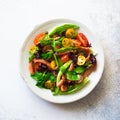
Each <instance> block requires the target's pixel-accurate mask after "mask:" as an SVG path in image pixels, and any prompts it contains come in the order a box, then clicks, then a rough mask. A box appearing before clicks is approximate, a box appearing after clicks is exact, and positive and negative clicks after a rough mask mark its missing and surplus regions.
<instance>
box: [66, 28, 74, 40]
mask: <svg viewBox="0 0 120 120" xmlns="http://www.w3.org/2000/svg"><path fill="white" fill-rule="evenodd" d="M74 33H75V30H74V29H73V28H69V29H67V30H66V32H65V36H66V37H67V38H72V36H73V35H74Z"/></svg>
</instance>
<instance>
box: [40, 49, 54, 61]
mask: <svg viewBox="0 0 120 120" xmlns="http://www.w3.org/2000/svg"><path fill="white" fill-rule="evenodd" d="M52 55H53V51H50V52H47V53H42V54H41V57H42V58H43V59H45V60H48V59H50V58H51V57H52Z"/></svg>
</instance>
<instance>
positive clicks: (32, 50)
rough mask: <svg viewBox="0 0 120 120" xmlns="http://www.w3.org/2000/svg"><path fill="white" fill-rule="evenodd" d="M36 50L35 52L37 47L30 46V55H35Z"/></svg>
mask: <svg viewBox="0 0 120 120" xmlns="http://www.w3.org/2000/svg"><path fill="white" fill-rule="evenodd" d="M36 50H37V47H36V46H35V45H32V46H30V52H31V53H35V51H36Z"/></svg>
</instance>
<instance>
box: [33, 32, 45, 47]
mask: <svg viewBox="0 0 120 120" xmlns="http://www.w3.org/2000/svg"><path fill="white" fill-rule="evenodd" d="M44 37H45V33H40V34H38V35H37V36H36V37H35V38H34V44H35V45H37V44H38V43H39V42H40V40H42V39H43V38H44Z"/></svg>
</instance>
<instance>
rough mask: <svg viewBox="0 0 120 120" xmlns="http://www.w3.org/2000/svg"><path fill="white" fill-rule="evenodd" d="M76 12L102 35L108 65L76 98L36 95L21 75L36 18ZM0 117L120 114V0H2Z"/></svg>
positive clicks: (71, 118) (113, 119)
mask: <svg viewBox="0 0 120 120" xmlns="http://www.w3.org/2000/svg"><path fill="white" fill-rule="evenodd" d="M61 17H62V18H63V17H65V18H72V19H75V20H79V21H81V22H83V23H84V24H86V25H87V26H88V27H89V28H91V30H92V31H93V32H94V33H95V34H96V35H97V36H98V37H99V38H100V42H101V44H102V46H103V48H104V54H105V69H104V72H103V76H102V78H101V80H100V82H99V84H98V85H97V86H96V88H95V89H94V90H93V91H92V92H91V93H90V94H89V95H88V96H86V97H85V98H83V99H82V100H79V101H76V102H74V103H71V104H64V105H58V104H52V103H49V102H46V101H44V100H42V99H40V98H39V97H37V96H36V95H34V94H33V93H32V92H31V91H30V90H29V89H28V88H27V86H26V84H25V83H24V81H23V80H22V79H21V78H20V75H19V68H18V60H19V57H18V56H19V54H18V53H19V49H20V46H21V45H22V43H23V41H24V39H25V37H26V36H27V35H28V33H29V32H30V31H31V30H32V29H33V27H34V26H35V25H36V24H39V23H41V22H43V21H46V20H49V19H52V18H61ZM0 42H1V43H0V55H1V59H0V68H1V69H0V73H1V74H0V76H1V78H0V120H50V119H51V120H120V1H119V0H101V1H98V0H84V1H82V0H76V1H75V0H69V1H68V0H66V1H64V0H59V1H56V0H51V1H50V0H43V1H39V0H34V1H33V0H26V1H24V0H21V1H16V0H11V1H9V0H4V1H3V0H0Z"/></svg>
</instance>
